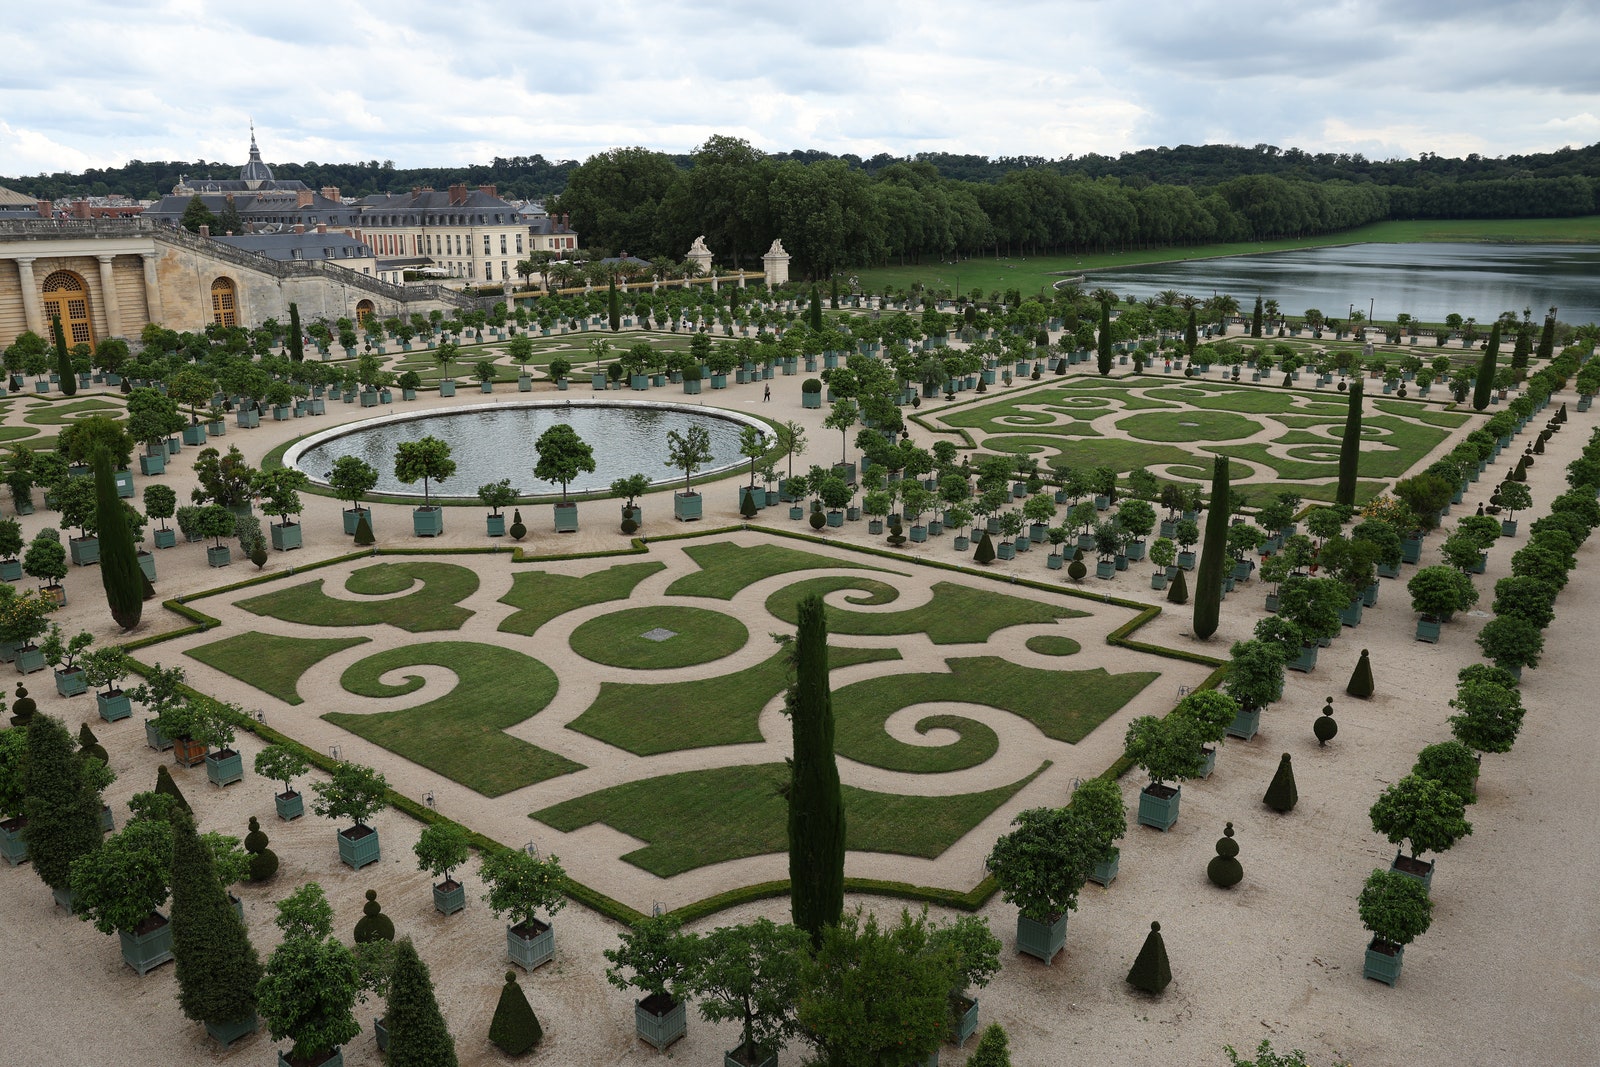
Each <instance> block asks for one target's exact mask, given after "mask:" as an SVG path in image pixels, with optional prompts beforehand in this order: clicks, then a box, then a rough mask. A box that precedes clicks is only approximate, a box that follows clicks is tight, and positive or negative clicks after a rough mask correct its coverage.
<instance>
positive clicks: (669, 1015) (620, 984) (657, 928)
mask: <svg viewBox="0 0 1600 1067" xmlns="http://www.w3.org/2000/svg"><path fill="white" fill-rule="evenodd" d="M698 941H699V938H698V937H696V936H695V935H693V934H685V933H684V932H683V924H682V923H681V922H680V921H679V920H678V919H676V918H672V917H669V916H665V915H660V916H653V917H650V918H644V919H640V920H639V921H638V922H636V923H634V924H633V926H632V928H631V929H627V930H624V931H623V932H622V935H621V944H620V945H618V946H617V947H616V948H608V949H606V950H605V957H606V960H607V961H608V962H609V963H610V964H611V966H609V967H607V968H606V981H608V982H610V983H611V984H612V985H613V986H615V987H616V988H617V989H629V988H632V989H637V990H638V991H639V992H641V993H643V994H644V997H643V999H641V1000H638V1001H635V1002H634V1005H633V1025H634V1032H635V1033H636V1034H638V1036H639V1038H640V1039H641V1040H643V1041H645V1042H647V1043H649V1044H650V1045H652V1046H654V1047H655V1049H656V1051H657V1052H665V1051H666V1049H667V1047H668V1046H669V1045H671V1044H672V1043H673V1042H674V1041H676V1040H678V1039H679V1038H681V1037H682V1036H683V1035H684V1034H685V1033H686V1032H687V1031H688V1000H687V999H686V998H687V993H688V989H689V986H690V977H691V974H692V971H693V967H694V960H695V956H696V952H697V944H698Z"/></svg>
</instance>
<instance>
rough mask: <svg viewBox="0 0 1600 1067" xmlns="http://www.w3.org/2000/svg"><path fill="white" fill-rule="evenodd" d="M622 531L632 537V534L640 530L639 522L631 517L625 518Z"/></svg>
mask: <svg viewBox="0 0 1600 1067" xmlns="http://www.w3.org/2000/svg"><path fill="white" fill-rule="evenodd" d="M622 532H623V533H625V534H627V535H628V536H630V537H631V536H632V535H634V534H636V533H638V532H639V524H638V523H637V522H634V521H633V520H632V519H631V518H630V519H623V520H622Z"/></svg>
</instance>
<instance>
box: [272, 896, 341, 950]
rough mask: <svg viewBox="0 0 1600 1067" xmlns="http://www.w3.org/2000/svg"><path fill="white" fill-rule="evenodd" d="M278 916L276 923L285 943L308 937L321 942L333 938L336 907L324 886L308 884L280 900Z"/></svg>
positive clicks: (274, 920)
mask: <svg viewBox="0 0 1600 1067" xmlns="http://www.w3.org/2000/svg"><path fill="white" fill-rule="evenodd" d="M277 907H278V915H277V917H276V918H275V919H273V922H274V923H275V924H276V925H277V927H278V929H279V930H280V931H282V932H283V937H284V940H285V941H288V940H292V939H295V938H308V939H310V940H313V941H320V940H322V939H323V938H326V937H331V936H333V905H331V904H329V903H328V896H327V894H326V893H325V892H323V889H322V886H321V885H320V884H318V883H316V882H306V883H305V884H304V885H302V886H300V887H299V888H298V889H296V890H295V891H294V892H292V893H290V894H289V895H288V896H286V897H284V898H283V899H282V900H280V901H278V904H277Z"/></svg>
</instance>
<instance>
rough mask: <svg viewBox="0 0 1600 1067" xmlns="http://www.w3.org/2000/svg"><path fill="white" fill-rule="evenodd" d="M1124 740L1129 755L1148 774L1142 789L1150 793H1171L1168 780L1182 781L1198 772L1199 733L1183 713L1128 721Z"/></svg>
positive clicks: (1155, 794) (1199, 756) (1161, 794)
mask: <svg viewBox="0 0 1600 1067" xmlns="http://www.w3.org/2000/svg"><path fill="white" fill-rule="evenodd" d="M1124 741H1125V745H1124V748H1125V753H1126V755H1127V757H1128V759H1129V760H1131V761H1132V762H1133V765H1134V766H1136V767H1138V768H1140V769H1141V770H1143V771H1144V772H1145V773H1146V774H1148V775H1149V776H1150V784H1149V785H1148V786H1146V787H1145V789H1144V791H1145V792H1148V793H1150V794H1151V795H1152V796H1170V795H1172V790H1170V789H1169V787H1168V786H1167V783H1168V782H1175V783H1177V784H1179V785H1181V784H1182V783H1183V782H1184V781H1185V780H1187V779H1189V778H1193V777H1194V776H1195V775H1197V774H1199V773H1200V769H1201V764H1202V756H1201V754H1200V735H1199V732H1198V731H1197V730H1196V728H1195V723H1194V721H1193V720H1192V719H1190V718H1188V717H1186V716H1177V717H1173V716H1171V715H1168V716H1167V717H1166V718H1164V719H1158V718H1156V717H1155V716H1154V715H1143V716H1140V717H1139V718H1137V719H1135V720H1133V722H1131V723H1129V724H1128V733H1127V736H1126V737H1125V739H1124Z"/></svg>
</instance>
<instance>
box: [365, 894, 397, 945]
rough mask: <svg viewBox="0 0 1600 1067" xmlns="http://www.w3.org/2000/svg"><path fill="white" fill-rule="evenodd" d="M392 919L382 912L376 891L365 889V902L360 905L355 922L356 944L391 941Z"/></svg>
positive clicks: (392, 932)
mask: <svg viewBox="0 0 1600 1067" xmlns="http://www.w3.org/2000/svg"><path fill="white" fill-rule="evenodd" d="M393 940H394V921H393V920H392V919H390V918H389V916H387V915H385V914H384V913H383V905H381V904H379V903H378V891H377V890H376V889H369V890H367V902H366V903H365V904H363V905H362V906H361V918H360V920H359V921H357V923H356V944H358V945H360V944H364V943H366V942H368V941H393Z"/></svg>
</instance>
